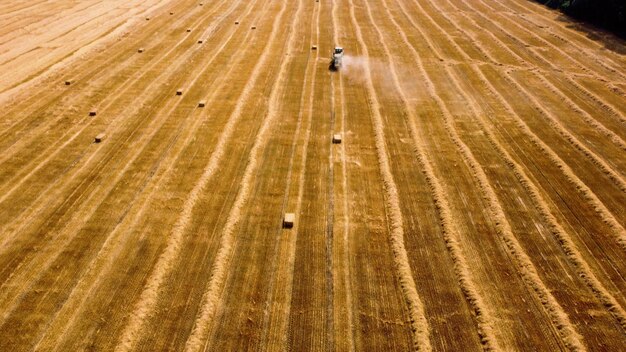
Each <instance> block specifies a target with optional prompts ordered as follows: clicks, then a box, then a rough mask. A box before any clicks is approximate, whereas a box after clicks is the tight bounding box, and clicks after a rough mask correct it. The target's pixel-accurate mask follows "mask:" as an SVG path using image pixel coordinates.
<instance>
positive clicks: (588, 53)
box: [483, 1, 626, 79]
mask: <svg viewBox="0 0 626 352" xmlns="http://www.w3.org/2000/svg"><path fill="white" fill-rule="evenodd" d="M496 2H497V3H498V4H499V5H502V4H501V2H500V1H496ZM483 3H484V2H483ZM484 4H485V6H487V7H489V8H491V9H493V8H492V7H491V6H490V5H487V4H486V3H484ZM509 4H510V3H509ZM502 6H503V5H502ZM520 7H524V6H522V5H520ZM508 10H509V11H510V10H511V9H510V8H508ZM544 10H545V11H548V10H547V9H544ZM532 12H533V13H534V14H536V15H538V16H539V17H542V18H544V19H546V17H545V16H543V15H542V14H539V13H537V12H535V11H532ZM494 13H495V11H494ZM513 15H515V16H516V17H519V18H521V19H522V20H523V21H526V22H527V23H529V24H531V25H534V26H535V27H537V28H539V29H541V31H543V32H545V33H546V34H547V35H550V36H552V37H555V38H556V39H558V40H560V41H561V42H563V43H565V42H567V43H568V44H569V45H571V46H572V47H573V48H574V49H576V50H577V51H578V52H581V53H585V55H586V56H585V57H586V58H592V59H593V61H594V62H595V63H596V64H598V65H600V66H601V67H603V68H604V69H606V70H608V71H609V72H610V73H611V74H617V75H619V76H621V77H622V79H626V76H625V75H624V74H622V73H621V71H620V69H619V68H616V67H614V66H613V65H609V64H608V63H607V62H606V59H607V58H608V59H609V60H611V61H612V62H613V63H615V62H614V61H613V58H609V57H607V56H612V55H610V54H609V55H607V51H605V52H603V53H602V54H603V55H602V57H601V58H600V57H598V55H597V53H596V51H590V50H588V49H587V48H588V47H583V46H580V45H578V44H575V43H574V41H568V40H566V39H565V38H563V37H562V36H560V35H558V34H556V33H555V32H554V31H553V30H552V29H553V28H554V27H559V28H561V29H563V30H566V31H567V32H568V33H569V34H575V35H576V36H578V37H580V38H584V39H586V40H587V41H588V43H589V44H592V45H593V46H598V44H597V43H595V42H593V41H590V40H588V39H587V38H585V37H584V36H582V35H580V34H578V33H576V32H575V31H572V30H568V29H566V27H565V26H563V25H561V24H559V23H558V21H555V20H548V23H549V24H550V26H542V25H538V24H537V23H535V22H533V21H531V20H530V19H528V18H527V17H526V16H520V15H519V14H517V13H514V14H513ZM502 17H504V16H502ZM510 21H511V22H515V21H512V20H510ZM544 23H545V22H544ZM546 28H547V29H548V31H546ZM576 61H577V62H578V63H579V64H580V65H581V67H584V66H585V65H584V63H582V62H580V61H579V60H576ZM623 64H624V63H623V62H622V63H619V64H618V65H620V66H621V65H623Z"/></svg>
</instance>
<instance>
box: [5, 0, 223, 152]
mask: <svg viewBox="0 0 626 352" xmlns="http://www.w3.org/2000/svg"><path fill="white" fill-rule="evenodd" d="M221 4H222V3H220V5H221ZM231 11H232V9H231ZM225 12H226V11H225ZM191 15H193V13H190V14H189V16H191ZM185 18H186V17H182V18H179V19H178V20H177V21H176V22H174V24H172V25H171V27H173V28H172V30H174V28H176V27H177V26H178V23H180V22H182V21H183V20H185ZM203 19H206V17H201V18H200V19H199V20H197V21H196V23H194V24H193V26H192V27H190V28H195V27H197V26H198V25H199V24H200V22H202V20H203ZM218 20H219V18H218ZM189 36H190V35H189V34H186V35H184V36H183V38H182V39H180V40H178V42H177V43H176V44H175V45H174V46H173V47H172V48H170V49H169V50H168V51H167V53H166V54H165V55H162V56H151V57H150V59H155V62H151V63H150V65H149V66H147V67H146V66H142V67H140V68H139V70H143V71H149V70H150V69H151V68H152V67H154V66H155V65H157V64H159V63H161V62H162V61H164V60H165V59H167V58H168V56H169V55H170V54H171V53H172V52H173V51H174V50H175V49H177V48H178V47H179V46H181V45H183V44H185V40H186V39H187V38H189ZM161 43H162V42H159V43H158V44H159V45H163V44H161ZM141 44H144V45H145V44H147V43H145V42H144V41H143V40H142V41H141ZM141 44H140V45H141ZM189 46H191V45H189ZM144 47H146V46H144ZM147 48H148V51H152V52H155V51H157V50H160V49H157V48H156V47H147ZM135 50H136V49H130V48H129V49H128V50H126V51H121V52H120V54H119V55H116V56H114V57H112V58H110V60H108V62H107V63H106V64H103V65H100V66H99V67H98V68H97V70H96V71H95V72H93V71H92V72H89V73H88V75H90V76H99V75H100V72H101V71H104V70H106V72H107V75H106V76H104V77H102V78H98V79H97V80H96V81H95V82H90V83H89V86H90V87H94V88H93V89H94V90H95V89H96V87H100V82H108V81H109V80H110V78H111V77H117V76H118V75H119V74H120V72H123V71H124V69H128V70H131V69H133V68H132V67H129V66H130V65H131V64H132V63H133V62H132V61H133V60H132V59H136V58H138V57H139V56H137V55H136V54H135ZM129 52H132V54H131V56H130V59H131V60H124V63H125V65H113V69H108V66H109V65H112V63H113V62H119V61H120V60H118V59H119V58H121V57H122V56H124V55H128V54H129ZM136 60H137V61H139V60H140V59H136ZM128 61H131V62H130V63H127V62H128ZM135 69H136V68H135ZM133 78H135V76H129V77H128V78H127V79H126V80H122V81H121V82H120V87H119V88H114V87H108V90H109V91H118V94H116V95H111V96H108V97H107V98H106V99H105V100H104V101H106V100H107V99H108V100H111V97H116V96H120V95H121V94H123V92H124V91H125V88H126V86H127V85H129V84H130V83H133V80H132V79H133ZM99 89H100V90H103V91H104V88H99ZM66 92H67V95H69V97H65V98H66V99H63V100H62V101H61V100H60V96H63V93H62V94H61V95H60V96H57V97H54V98H53V99H52V100H51V101H46V102H44V103H42V104H41V105H39V106H38V107H37V108H36V109H34V110H33V111H29V112H27V111H28V110H26V111H21V112H20V115H26V117H25V118H24V119H22V120H19V121H17V122H15V123H13V124H12V125H11V126H10V127H9V128H8V129H7V130H5V131H4V132H3V135H2V137H3V138H5V139H8V138H6V137H8V136H9V133H8V132H11V131H13V134H16V133H15V132H14V131H15V130H16V126H17V125H18V124H20V123H23V121H25V120H28V119H32V120H35V119H36V116H39V115H43V114H44V113H45V112H48V111H50V105H52V103H61V104H62V105H66V106H70V107H73V106H74V104H76V103H77V102H79V101H81V100H80V99H81V98H82V97H83V95H80V96H79V95H78V94H73V95H70V93H69V92H68V91H66ZM97 92H98V90H96V93H97ZM81 93H83V92H81ZM83 94H85V93H83ZM86 94H88V96H89V97H90V98H93V97H92V95H97V94H94V93H92V92H91V91H89V92H87V93H86ZM35 96H37V95H35ZM70 99H71V100H70ZM42 100H43V99H42ZM104 101H101V102H99V103H98V104H93V105H91V106H89V107H88V108H98V109H100V110H99V112H102V106H103V105H104V104H105V103H104ZM29 105H31V104H29ZM79 105H81V108H82V107H83V106H82V105H85V104H84V103H83V104H79ZM105 106H106V105H105ZM28 107H30V106H28ZM85 109H87V108H85ZM57 110H60V107H57V108H56V110H54V111H57ZM57 113H58V115H60V116H59V117H58V118H57V119H54V120H52V121H50V122H49V123H40V124H38V125H35V126H34V128H33V126H31V125H30V124H26V125H25V126H23V127H22V130H28V132H27V133H28V134H27V135H26V137H29V138H25V136H24V135H23V134H22V135H20V136H19V138H18V137H15V140H14V141H13V143H11V144H7V145H6V147H5V149H6V150H7V151H10V150H11V149H15V148H18V147H19V146H20V145H22V144H26V143H27V142H30V141H32V140H33V139H34V138H36V137H40V134H41V132H42V130H43V129H44V128H47V127H48V128H49V125H52V124H54V123H56V122H58V121H60V120H62V118H63V117H64V115H65V114H64V113H63V111H57ZM85 114H86V110H85ZM84 120H88V118H87V117H85V118H83V119H82V120H81V121H79V123H82V122H83V121H84ZM18 131H19V130H18ZM15 143H18V145H15ZM9 156H11V154H9V155H4V156H3V158H2V159H0V162H3V161H5V160H6V159H7V158H8V157H9Z"/></svg>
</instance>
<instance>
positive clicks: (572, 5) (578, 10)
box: [536, 0, 626, 36]
mask: <svg viewBox="0 0 626 352" xmlns="http://www.w3.org/2000/svg"><path fill="white" fill-rule="evenodd" d="M536 1H538V2H540V3H543V4H546V5H548V6H550V7H552V8H558V9H560V10H561V11H563V12H564V13H566V14H567V15H569V16H571V17H574V18H576V19H579V20H583V21H585V22H589V23H591V24H593V25H596V26H598V27H603V28H606V29H609V30H611V31H613V32H615V33H617V34H618V35H621V36H626V0H536Z"/></svg>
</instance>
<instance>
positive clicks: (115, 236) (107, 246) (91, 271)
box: [50, 7, 253, 338]
mask: <svg viewBox="0 0 626 352" xmlns="http://www.w3.org/2000/svg"><path fill="white" fill-rule="evenodd" d="M252 8H253V7H250V8H249V9H248V12H249V11H251V10H252ZM244 17H247V14H246V15H244ZM244 42H248V41H244ZM223 47H224V45H222V49H223ZM220 52H221V51H220V50H218V52H217V54H216V55H215V56H217V55H218V54H219V53H220ZM211 65H212V60H209V61H208V64H207V65H205V66H206V67H209V66H211ZM235 66H236V65H233V66H231V68H230V69H229V70H228V72H226V73H225V74H224V75H223V76H222V78H221V80H222V81H223V82H226V81H227V77H229V76H230V73H231V72H232V70H233V69H234V68H235ZM212 87H215V86H214V85H212ZM218 91H219V89H212V91H211V94H210V97H209V98H208V99H207V105H208V106H211V104H212V103H213V102H214V101H215V99H216V97H217V92H218ZM203 115H206V114H203ZM193 121H194V122H193V123H192V126H191V127H189V128H188V129H187V132H188V133H186V137H185V138H182V139H181V142H180V143H181V144H183V145H182V146H180V147H178V148H177V149H176V151H173V152H171V153H170V155H168V156H167V157H164V158H166V159H168V160H171V161H167V160H166V161H163V162H159V164H163V165H164V166H162V167H158V169H157V170H154V171H153V173H155V174H157V177H156V178H154V179H151V180H150V181H149V184H147V185H146V187H145V188H147V189H150V191H149V193H147V194H144V196H143V199H142V200H141V201H140V202H136V203H135V205H134V208H135V209H138V210H136V211H135V212H134V213H135V214H136V215H134V216H127V217H125V218H124V219H123V221H121V222H120V223H119V224H118V225H117V226H116V227H115V229H114V230H113V231H112V232H111V234H110V235H109V236H108V237H107V239H106V241H105V243H104V244H103V246H102V249H101V250H100V251H99V252H98V254H97V256H96V257H95V258H94V259H93V261H92V262H91V264H90V266H89V268H88V269H87V271H86V273H85V276H84V277H89V275H92V276H94V275H95V276H96V278H94V279H91V280H89V282H91V284H88V283H87V280H84V279H81V280H79V283H78V285H77V286H76V287H75V288H74V289H73V290H72V292H71V293H70V297H69V298H68V301H71V299H72V298H73V297H77V298H76V300H78V303H77V304H74V305H72V306H69V305H68V307H66V306H64V307H63V308H62V311H61V312H59V314H58V315H59V316H62V314H63V313H64V312H66V314H71V316H70V317H69V318H68V317H66V318H65V319H62V320H63V321H62V322H59V324H64V326H65V329H64V330H63V334H61V335H60V336H55V337H59V338H62V337H63V335H65V333H66V332H67V329H68V328H69V326H71V325H72V322H73V321H75V319H77V317H78V314H77V313H78V311H83V310H84V309H83V307H84V305H85V302H86V300H87V298H88V297H89V296H90V295H91V292H93V290H94V289H95V286H96V285H97V283H98V282H99V281H100V279H98V278H101V277H102V276H103V275H104V274H103V273H105V272H107V270H106V269H107V268H104V269H102V267H104V266H106V265H108V266H109V268H108V269H110V265H111V264H113V263H112V259H110V258H114V257H117V255H119V247H120V246H119V245H118V248H114V246H115V245H116V244H115V243H116V242H117V241H118V240H119V237H120V236H122V235H123V233H124V232H129V231H130V230H131V229H135V228H136V226H137V225H138V223H139V221H140V219H142V218H143V217H144V216H145V213H146V211H147V205H148V204H150V202H151V201H152V199H153V197H154V194H155V192H156V191H157V189H156V185H158V184H160V183H161V182H162V180H164V179H167V178H170V177H172V176H173V172H174V170H173V168H171V165H174V164H176V163H177V161H178V160H179V159H180V157H181V155H182V154H181V153H182V152H183V150H185V149H186V147H187V146H188V145H189V143H190V139H191V136H192V135H193V133H194V131H196V127H197V126H199V125H200V124H202V123H204V121H205V119H193ZM161 169H164V171H161ZM118 178H119V177H118ZM131 211H132V210H130V211H129V212H131ZM128 222H130V224H129V223H128ZM122 230H124V232H122ZM112 252H114V253H116V254H115V255H113V254H112ZM96 268H101V270H96ZM87 285H89V286H88V287H87ZM85 292H87V293H85ZM59 319H60V318H59ZM50 330H53V331H54V328H52V327H51V328H50Z"/></svg>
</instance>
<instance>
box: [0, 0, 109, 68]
mask: <svg viewBox="0 0 626 352" xmlns="http://www.w3.org/2000/svg"><path fill="white" fill-rule="evenodd" d="M76 5H77V6H73V7H69V8H66V9H55V10H56V11H54V14H53V16H52V17H43V18H42V19H41V21H38V22H36V23H32V24H29V25H26V26H24V27H23V28H25V29H26V28H28V27H34V28H33V29H32V31H34V32H40V33H39V34H40V36H39V37H34V38H32V37H31V38H29V37H30V36H28V35H27V36H26V38H24V36H19V35H18V36H15V37H14V38H13V39H11V40H8V41H7V42H5V43H4V44H6V45H7V47H8V48H7V50H0V67H2V66H5V65H7V64H9V63H11V62H13V61H15V60H16V59H18V58H20V56H23V55H26V54H29V53H32V52H33V51H34V50H35V51H36V50H39V49H42V48H46V46H45V45H46V44H45V43H50V42H53V41H54V40H56V39H58V38H61V37H63V36H65V35H67V34H68V33H71V32H72V31H73V30H74V29H75V28H78V27H81V26H83V25H84V24H87V23H91V22H92V21H96V20H97V19H98V18H99V17H105V16H107V15H108V14H109V13H111V12H115V11H117V10H118V8H117V5H115V6H107V4H106V3H102V2H101V1H98V0H90V1H83V2H81V3H78V4H76ZM94 10H97V11H94ZM94 12H95V13H94ZM76 21H80V22H78V23H76ZM40 22H44V23H40ZM35 26H37V27H35ZM27 30H28V29H27ZM51 32H52V33H51ZM29 34H30V30H29ZM28 39H31V40H28ZM32 39H34V40H32ZM20 44H21V45H20ZM42 45H43V46H42ZM0 48H1V47H0Z"/></svg>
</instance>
